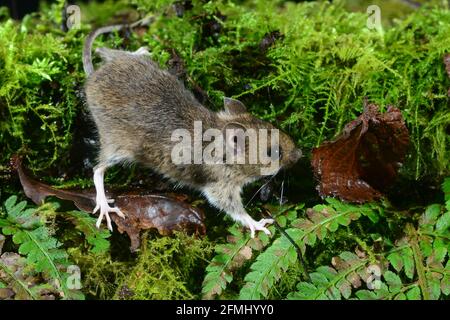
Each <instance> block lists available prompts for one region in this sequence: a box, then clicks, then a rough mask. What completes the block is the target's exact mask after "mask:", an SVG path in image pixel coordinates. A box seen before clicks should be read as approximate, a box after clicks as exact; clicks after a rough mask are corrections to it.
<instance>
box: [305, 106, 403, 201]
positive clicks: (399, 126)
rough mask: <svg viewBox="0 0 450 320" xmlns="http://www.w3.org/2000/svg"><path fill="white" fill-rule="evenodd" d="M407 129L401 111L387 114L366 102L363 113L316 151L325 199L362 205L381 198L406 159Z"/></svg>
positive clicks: (316, 170) (316, 166) (315, 162)
mask: <svg viewBox="0 0 450 320" xmlns="http://www.w3.org/2000/svg"><path fill="white" fill-rule="evenodd" d="M408 144H409V134H408V129H407V128H406V126H405V123H404V121H403V118H402V115H401V112H400V110H399V109H398V108H395V107H393V106H388V109H387V111H386V112H385V113H380V112H379V107H378V106H377V105H375V104H369V103H367V101H365V104H364V112H363V114H362V115H360V116H359V117H358V118H357V119H355V120H353V121H352V122H350V123H348V124H347V125H346V126H345V128H344V130H343V133H342V134H341V135H340V136H339V137H338V138H337V139H335V140H334V141H332V142H324V143H323V144H322V145H321V146H320V147H318V148H315V149H314V150H313V157H312V166H313V168H314V173H315V176H316V177H317V178H318V179H319V185H318V187H317V189H318V191H319V194H320V195H321V196H322V197H326V196H335V197H339V198H340V199H341V200H344V201H349V202H357V203H362V202H366V201H372V200H375V199H378V198H380V197H381V196H382V193H381V191H383V190H385V189H386V188H387V187H389V186H390V185H391V184H392V183H393V181H394V179H395V177H396V175H397V170H398V168H399V167H400V166H401V163H402V161H403V160H404V158H405V155H406V151H407V148H408Z"/></svg>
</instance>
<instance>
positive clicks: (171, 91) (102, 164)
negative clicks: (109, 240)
mask: <svg viewBox="0 0 450 320" xmlns="http://www.w3.org/2000/svg"><path fill="white" fill-rule="evenodd" d="M134 25H138V24H137V23H136V24H134ZM124 27H126V26H123V25H117V26H111V27H104V28H100V29H98V30H96V31H94V32H92V33H91V34H90V35H89V36H88V38H87V40H86V41H85V45H84V49H83V64H84V69H85V71H86V73H87V76H88V79H87V81H86V84H85V94H86V100H87V104H88V106H89V109H90V112H91V114H92V117H93V119H94V121H95V123H96V126H97V129H98V134H99V138H100V153H99V157H98V164H97V166H96V167H95V168H94V184H95V188H96V193H97V196H96V208H95V209H94V213H95V212H97V211H100V215H99V218H98V220H97V227H99V226H100V224H101V221H102V220H103V217H105V218H106V221H107V226H108V228H109V229H110V230H112V226H111V219H110V216H109V213H110V212H113V213H116V214H118V215H119V216H121V217H124V218H125V215H124V214H123V213H122V212H121V211H120V208H117V207H111V206H110V203H111V202H112V200H109V199H107V197H106V195H105V189H104V183H103V177H104V173H105V170H106V169H107V168H108V167H110V166H113V165H115V164H126V163H133V162H138V163H141V164H143V165H145V166H148V167H150V168H152V169H153V170H155V171H156V172H158V173H160V174H161V175H162V176H164V177H166V178H168V179H169V180H170V181H172V182H173V183H175V184H177V185H180V186H187V187H190V188H193V189H195V190H198V191H200V192H201V193H202V194H203V195H204V196H205V197H206V198H207V199H208V201H209V203H211V204H212V205H213V206H215V207H216V208H218V209H220V210H222V211H224V212H225V213H226V214H228V215H229V216H231V217H232V218H233V219H234V220H235V221H239V222H240V223H241V224H242V225H243V226H245V227H247V228H249V229H250V232H251V237H254V236H255V231H259V230H261V231H263V232H265V233H266V234H270V232H269V230H268V229H267V228H266V225H268V224H270V223H272V222H273V220H271V219H261V220H259V221H255V220H254V219H253V218H252V217H251V216H250V215H248V213H247V212H246V210H245V209H244V206H243V205H242V199H241V192H242V189H243V187H244V186H245V185H246V184H248V183H250V182H253V181H256V180H257V179H259V178H261V177H262V176H263V175H262V174H261V172H262V171H261V170H262V169H263V167H264V168H266V169H267V164H261V163H244V164H238V163H231V164H230V163H228V161H227V160H228V158H227V157H228V156H229V155H230V153H224V155H223V160H224V161H223V162H222V163H218V162H215V163H208V164H206V163H182V164H177V163H174V161H173V148H174V145H175V142H174V140H173V133H174V131H176V130H180V129H183V130H184V131H187V132H190V133H192V135H194V134H195V132H194V131H195V128H194V127H195V126H194V123H195V122H196V123H201V125H202V132H205V131H207V130H208V129H215V130H216V131H215V132H219V133H220V134H221V135H222V133H223V139H221V141H223V143H224V145H225V146H226V147H227V148H229V149H231V150H232V153H231V155H233V156H236V155H237V154H240V155H243V156H244V157H245V156H246V155H247V156H248V153H249V152H250V149H249V147H248V146H247V145H244V147H242V145H241V144H238V143H237V141H236V135H234V136H231V135H230V136H229V135H228V134H226V133H225V131H227V130H228V129H232V130H242V131H245V130H249V129H252V130H255V131H256V132H262V130H270V132H275V131H274V130H276V129H275V128H274V127H273V126H272V125H271V124H270V123H268V122H264V121H262V120H260V119H258V118H256V117H254V116H252V115H251V114H250V113H249V112H247V110H246V107H245V106H244V105H243V104H242V103H241V102H240V101H238V100H235V99H231V98H224V110H223V111H220V112H213V111H211V110H209V109H207V108H206V107H204V106H203V105H202V104H200V103H199V102H198V101H197V100H196V99H195V98H194V96H193V95H192V94H191V92H190V91H188V90H187V89H186V88H185V86H184V85H183V83H181V82H180V81H179V80H178V79H177V78H176V77H175V76H173V75H172V74H170V73H169V72H168V71H166V70H163V69H162V68H160V67H159V66H158V64H157V63H155V62H154V61H152V60H151V59H150V57H149V52H148V51H147V49H146V48H140V49H139V50H137V51H135V52H127V51H121V50H113V49H108V48H99V49H97V50H96V53H98V54H99V55H100V57H101V58H102V60H103V64H102V65H101V66H100V67H99V69H98V70H96V71H94V68H93V64H92V59H91V50H92V44H93V42H94V40H95V38H96V37H97V36H98V35H100V34H102V33H106V32H112V31H115V30H120V29H122V28H124ZM260 129H262V130H261V131H259V130H260ZM217 130H218V131H217ZM270 136H271V137H272V133H271V135H270ZM277 136H278V139H277V140H278V141H277V143H276V145H273V143H272V144H270V145H268V155H269V157H270V159H273V160H276V161H277V163H278V164H279V166H277V167H276V168H274V169H273V170H272V171H269V172H268V173H267V172H266V173H265V175H267V174H271V175H275V174H276V173H277V172H278V171H279V169H280V168H283V167H286V166H289V165H292V164H294V163H295V162H297V160H298V159H299V158H300V157H301V151H300V150H299V149H297V148H296V147H295V144H294V142H293V141H292V139H291V138H290V137H289V136H288V135H286V134H284V133H282V132H279V134H277ZM220 138H222V136H221V137H220ZM258 141H259V140H258ZM271 142H272V140H271ZM200 143H201V146H202V147H204V146H205V143H206V142H205V141H202V142H200ZM229 149H227V150H229ZM189 152H190V151H189ZM269 170H270V169H269Z"/></svg>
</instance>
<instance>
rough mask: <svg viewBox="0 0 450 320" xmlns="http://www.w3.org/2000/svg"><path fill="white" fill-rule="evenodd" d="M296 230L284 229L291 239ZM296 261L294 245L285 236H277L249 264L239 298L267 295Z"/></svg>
mask: <svg viewBox="0 0 450 320" xmlns="http://www.w3.org/2000/svg"><path fill="white" fill-rule="evenodd" d="M298 232H299V230H298V229H288V230H286V233H287V234H289V236H291V237H292V238H293V239H296V238H297V236H298ZM296 261H297V251H296V250H295V247H294V245H293V244H292V243H291V242H290V241H289V240H288V239H287V238H286V237H284V236H281V237H279V238H278V239H276V240H275V241H274V242H273V243H272V245H271V246H270V247H268V248H267V249H266V250H265V251H264V252H263V253H261V254H260V255H259V256H258V258H257V259H256V261H255V262H254V263H253V264H252V265H251V267H250V269H251V271H250V272H249V273H248V274H247V275H246V276H245V278H244V281H246V284H245V285H244V287H242V289H241V291H240V293H239V299H244V300H254V299H261V297H263V298H265V297H267V296H268V294H269V292H270V289H271V288H272V287H273V285H274V284H275V283H276V282H277V281H278V280H279V279H280V278H281V275H282V273H283V272H285V271H286V270H287V269H288V268H289V267H291V266H292V265H293V264H294V263H295V262H296Z"/></svg>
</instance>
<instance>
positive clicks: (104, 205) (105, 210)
mask: <svg viewBox="0 0 450 320" xmlns="http://www.w3.org/2000/svg"><path fill="white" fill-rule="evenodd" d="M110 202H111V200H106V199H105V201H97V205H96V206H95V208H94V210H93V211H92V213H96V212H97V211H100V214H99V217H98V219H97V223H96V224H95V225H96V226H97V228H100V225H101V224H102V221H103V217H105V219H106V225H107V227H108V229H109V230H110V231H113V228H112V223H111V217H110V216H109V213H110V212H113V213H115V214H117V215H118V216H119V217H121V218H123V219H124V218H125V214H123V212H122V211H120V209H119V208H117V207H110V206H109V203H110Z"/></svg>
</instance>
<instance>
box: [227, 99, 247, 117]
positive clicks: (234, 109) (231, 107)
mask: <svg viewBox="0 0 450 320" xmlns="http://www.w3.org/2000/svg"><path fill="white" fill-rule="evenodd" d="M223 106H224V107H225V110H226V111H228V112H229V113H234V114H239V113H244V112H247V108H246V107H245V106H244V104H243V103H242V102H240V101H239V100H236V99H233V98H228V97H224V98H223Z"/></svg>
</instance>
